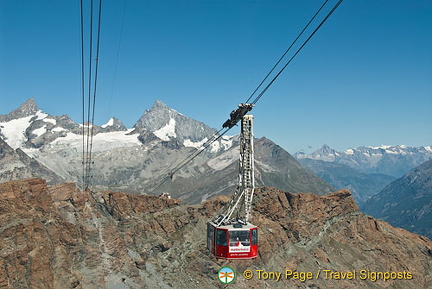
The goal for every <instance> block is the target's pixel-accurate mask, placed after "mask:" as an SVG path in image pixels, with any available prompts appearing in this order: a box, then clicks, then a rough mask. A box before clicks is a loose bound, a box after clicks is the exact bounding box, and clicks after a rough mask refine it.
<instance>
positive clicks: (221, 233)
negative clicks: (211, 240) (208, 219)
mask: <svg viewBox="0 0 432 289" xmlns="http://www.w3.org/2000/svg"><path fill="white" fill-rule="evenodd" d="M216 244H217V245H219V246H227V231H226V230H217V236H216Z"/></svg>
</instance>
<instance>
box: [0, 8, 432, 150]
mask: <svg viewBox="0 0 432 289" xmlns="http://www.w3.org/2000/svg"><path fill="white" fill-rule="evenodd" d="M88 2H89V1H88V0H84V3H88ZM95 2H96V1H95ZM124 3H125V0H104V1H103V10H102V13H103V14H102V28H101V29H102V34H101V48H100V53H101V55H100V57H99V65H100V74H99V82H98V94H97V106H96V121H95V122H96V124H99V125H100V124H103V123H105V122H106V121H107V120H108V119H109V118H110V117H111V116H114V117H117V118H119V119H120V120H122V121H123V122H124V123H125V125H126V126H128V127H132V126H133V124H134V123H135V122H136V121H137V120H138V119H139V118H140V116H141V115H142V114H143V112H144V111H145V109H148V108H150V107H151V105H152V104H153V103H154V101H155V100H156V99H160V100H162V101H163V102H165V103H166V104H167V105H168V106H170V107H172V108H174V109H176V110H178V111H179V112H181V113H183V114H185V115H187V116H189V117H192V118H194V119H197V120H200V121H203V122H205V123H207V124H208V125H210V126H212V127H216V128H219V127H220V126H221V124H222V123H223V122H224V121H225V120H226V119H227V118H228V116H229V113H230V111H231V110H232V109H234V108H235V107H236V105H237V104H238V103H240V102H244V101H245V100H246V99H247V98H248V96H249V95H250V94H251V92H252V91H253V90H254V89H255V88H256V86H257V85H258V84H259V82H260V81H261V80H262V79H263V77H264V76H265V74H266V73H267V72H268V70H269V69H270V68H271V67H272V66H273V65H274V63H275V62H276V61H277V59H278V58H279V57H280V56H281V55H282V53H283V52H284V51H285V49H286V48H287V47H288V45H289V44H290V43H291V41H292V40H293V39H294V38H295V36H296V35H297V34H298V32H299V31H300V30H301V29H302V28H303V26H304V25H305V24H306V23H307V21H308V20H309V19H310V17H311V16H312V15H313V13H314V12H315V11H316V10H317V9H318V7H319V6H320V5H321V4H322V3H323V1H318V0H302V1H300V0H296V1H294V0H280V1H279V0H277V1H264V0H248V1H246V0H244V1H242V0H239V1H232V0H213V1H209V0H204V1H163V0H158V1H147V0H126V5H124ZM334 3H336V1H335V0H333V1H330V4H332V5H333V4H334ZM124 7H126V9H125V13H124V18H123V8H124ZM0 13H1V14H0V114H7V113H9V112H10V111H11V110H13V109H15V108H17V107H18V106H19V105H20V104H21V103H23V102H24V101H25V100H26V99H28V98H30V97H34V98H35V99H36V102H37V103H38V105H39V107H40V108H41V109H42V110H44V111H45V112H47V113H50V114H52V115H62V114H68V115H70V116H71V117H72V118H73V119H74V120H75V121H77V122H80V120H81V92H80V30H79V23H80V22H79V1H78V0H74V1H72V0H68V1H58V0H38V1H33V0H31V1H30V0H13V1H12V0H9V1H8V0H0ZM122 23H123V30H121V27H122ZM121 31H123V32H122V33H121ZM120 39H121V43H120ZM119 44H120V45H119ZM118 47H120V49H118ZM117 59H118V62H117ZM116 67H117V69H115V68H116ZM253 113H254V115H255V119H256V121H255V135H256V136H257V137H261V136H266V137H268V138H270V139H272V140H273V141H275V142H276V143H278V144H279V145H281V146H282V147H284V148H285V149H287V150H288V151H289V152H290V153H294V152H296V151H299V150H302V149H303V150H305V151H310V150H314V149H316V148H318V147H320V146H321V145H322V144H324V143H326V144H328V145H329V146H331V147H333V148H336V149H340V150H342V149H346V148H348V147H357V146H361V145H374V146H375V145H380V144H406V145H410V146H421V145H432V1H430V0H423V1H422V0H415V1H406V0H403V1H398V0H382V1H374V0H366V1H365V0H345V1H344V2H343V3H342V5H341V6H340V7H339V8H338V10H336V12H335V13H334V14H333V15H332V16H331V18H330V19H329V20H328V21H327V22H326V23H325V24H324V26H323V27H322V28H321V29H320V30H319V31H318V33H317V34H316V35H315V36H314V38H313V39H312V40H311V41H310V42H309V43H308V44H307V46H306V47H305V48H304V49H303V50H302V51H301V52H300V54H299V55H298V56H297V57H296V58H295V60H294V61H293V62H292V63H291V65H289V66H288V68H287V69H286V70H285V71H284V73H283V74H282V75H281V77H280V78H279V79H278V80H277V81H276V82H275V83H274V85H273V86H272V87H271V88H270V89H269V90H268V91H267V93H266V94H265V95H264V96H263V97H262V99H261V100H260V101H259V102H258V104H257V106H256V108H255V109H254V110H253ZM237 131H238V130H237ZM231 133H236V131H235V130H234V131H231Z"/></svg>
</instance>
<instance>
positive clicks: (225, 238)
mask: <svg viewBox="0 0 432 289" xmlns="http://www.w3.org/2000/svg"><path fill="white" fill-rule="evenodd" d="M207 247H208V249H209V250H210V252H211V253H212V254H213V255H215V256H216V258H218V259H255V258H257V257H258V227H257V226H254V225H252V224H250V223H247V224H246V225H244V224H241V223H231V224H229V225H220V226H219V227H218V226H216V224H215V223H213V222H208V223H207Z"/></svg>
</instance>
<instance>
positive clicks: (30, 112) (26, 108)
mask: <svg viewBox="0 0 432 289" xmlns="http://www.w3.org/2000/svg"><path fill="white" fill-rule="evenodd" d="M38 111H39V108H38V106H37V104H36V101H35V100H34V98H33V97H32V98H29V99H28V100H27V101H26V102H24V103H23V104H22V105H21V106H20V107H18V108H17V109H15V110H13V111H12V112H10V113H9V114H7V115H0V122H9V121H11V120H14V119H21V118H25V117H28V116H34V115H35V114H36V113H37V112H38Z"/></svg>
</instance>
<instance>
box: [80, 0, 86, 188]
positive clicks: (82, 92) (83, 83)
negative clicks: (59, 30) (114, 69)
mask: <svg viewBox="0 0 432 289" xmlns="http://www.w3.org/2000/svg"><path fill="white" fill-rule="evenodd" d="M80 28H81V95H82V124H83V125H82V182H83V184H82V186H83V187H84V183H85V158H86V157H85V128H84V123H85V74H84V16H83V0H80Z"/></svg>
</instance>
